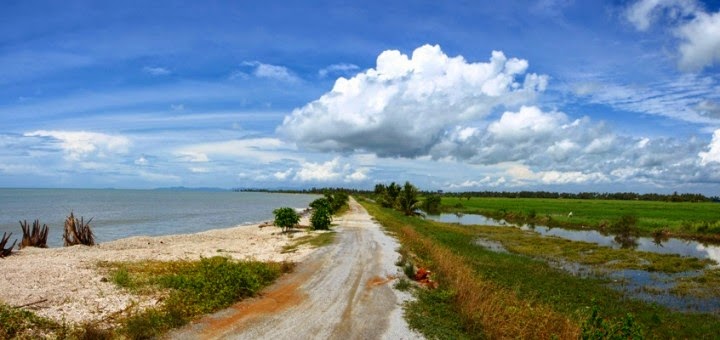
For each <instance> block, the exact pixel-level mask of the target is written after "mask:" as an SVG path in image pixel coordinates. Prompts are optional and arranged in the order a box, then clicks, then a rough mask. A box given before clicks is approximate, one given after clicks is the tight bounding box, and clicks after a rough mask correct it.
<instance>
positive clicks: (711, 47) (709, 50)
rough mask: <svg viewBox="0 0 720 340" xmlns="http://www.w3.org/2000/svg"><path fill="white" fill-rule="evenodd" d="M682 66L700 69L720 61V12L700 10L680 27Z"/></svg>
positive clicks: (689, 68) (678, 31)
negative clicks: (693, 17)
mask: <svg viewBox="0 0 720 340" xmlns="http://www.w3.org/2000/svg"><path fill="white" fill-rule="evenodd" d="M677 34H678V36H680V37H681V38H682V39H683V42H682V43H681V44H680V63H679V65H680V67H681V68H682V69H685V70H699V69H702V68H703V67H705V66H708V65H712V64H714V63H716V62H720V12H716V13H704V12H698V13H697V15H696V17H695V19H693V20H692V21H691V22H689V23H687V24H686V25H683V26H681V27H679V28H678V30H677Z"/></svg>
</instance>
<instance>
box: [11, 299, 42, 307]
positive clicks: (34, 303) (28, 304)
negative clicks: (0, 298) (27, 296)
mask: <svg viewBox="0 0 720 340" xmlns="http://www.w3.org/2000/svg"><path fill="white" fill-rule="evenodd" d="M46 301H47V299H42V300H38V301H35V302H30V303H26V304H24V305H20V306H13V307H15V308H23V307H29V306H32V305H37V304H38V303H43V302H46Z"/></svg>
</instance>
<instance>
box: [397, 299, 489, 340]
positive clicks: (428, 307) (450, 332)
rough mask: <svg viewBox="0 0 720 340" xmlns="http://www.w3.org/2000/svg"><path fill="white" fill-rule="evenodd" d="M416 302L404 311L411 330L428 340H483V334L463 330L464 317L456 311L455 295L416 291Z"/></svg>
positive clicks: (412, 302) (409, 303) (408, 304)
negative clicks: (416, 331) (418, 332)
mask: <svg viewBox="0 0 720 340" xmlns="http://www.w3.org/2000/svg"><path fill="white" fill-rule="evenodd" d="M414 296H415V300H414V301H410V302H408V303H407V304H406V305H405V306H403V309H404V311H405V319H406V320H407V322H408V326H410V328H412V329H415V330H418V331H420V332H421V333H422V334H423V335H424V336H425V337H426V338H428V339H483V338H484V337H483V335H482V333H474V334H473V333H471V332H467V331H466V330H465V329H463V327H462V324H463V321H462V317H461V316H460V315H459V313H458V312H457V311H456V310H455V308H454V305H453V302H454V299H455V296H454V293H453V292H452V291H450V290H445V289H433V290H428V289H420V288H418V289H416V290H415V292H414Z"/></svg>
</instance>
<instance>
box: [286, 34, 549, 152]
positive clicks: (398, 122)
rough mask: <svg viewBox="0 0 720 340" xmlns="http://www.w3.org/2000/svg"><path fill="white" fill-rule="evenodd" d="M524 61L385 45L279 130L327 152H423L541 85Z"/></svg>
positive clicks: (435, 48) (522, 99)
mask: <svg viewBox="0 0 720 340" xmlns="http://www.w3.org/2000/svg"><path fill="white" fill-rule="evenodd" d="M527 68H528V63H527V61H525V60H521V59H516V58H510V59H508V58H507V57H506V56H505V55H504V54H503V53H502V52H498V51H494V52H493V53H492V56H491V58H490V61H489V62H486V63H482V62H478V63H472V62H468V61H466V60H465V59H464V58H463V57H462V56H457V57H449V56H447V55H446V54H445V53H443V51H442V50H441V49H440V47H439V46H437V45H435V46H430V45H425V46H422V47H419V48H417V49H416V50H415V51H414V52H413V53H412V56H410V57H408V56H407V55H404V54H401V53H400V52H398V51H395V50H389V51H384V52H382V53H381V54H380V55H379V56H378V58H377V65H376V67H375V68H374V69H369V70H367V71H365V72H363V73H360V74H357V75H356V76H354V77H352V78H350V79H345V78H339V79H338V80H337V81H336V82H335V86H334V87H333V89H332V90H331V91H330V92H328V93H326V94H325V95H323V96H321V97H320V98H319V99H318V100H315V101H313V102H311V103H309V104H307V105H305V106H304V107H302V108H299V109H295V110H294V111H293V112H292V114H291V115H290V116H287V117H285V120H284V121H283V124H282V125H281V126H280V127H279V128H278V132H279V133H281V134H282V135H284V136H286V137H289V138H290V139H292V140H294V141H296V142H297V143H298V144H300V145H302V146H306V147H309V148H312V149H315V150H321V151H343V152H345V151H353V150H365V151H369V152H374V153H376V154H378V155H380V156H405V157H414V156H420V155H424V154H426V153H427V152H428V150H430V149H431V148H432V147H433V146H434V145H435V144H437V143H438V142H439V141H440V139H441V138H442V136H443V135H444V134H445V133H446V131H448V129H452V127H453V126H455V125H456V124H458V123H460V122H465V121H468V120H474V119H480V118H483V117H485V116H487V115H488V114H490V113H491V112H492V111H493V110H494V109H496V108H499V107H515V106H518V105H519V104H522V103H526V102H529V101H531V99H532V98H533V97H534V95H535V94H536V93H537V92H538V91H543V90H544V89H545V86H546V84H547V77H546V76H544V75H537V74H534V73H531V74H525V73H526V70H527Z"/></svg>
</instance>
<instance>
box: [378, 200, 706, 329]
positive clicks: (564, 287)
mask: <svg viewBox="0 0 720 340" xmlns="http://www.w3.org/2000/svg"><path fill="white" fill-rule="evenodd" d="M364 206H365V207H366V208H367V209H368V211H369V212H370V213H371V214H372V215H373V216H374V217H375V218H376V219H377V220H379V221H380V222H381V223H382V224H383V225H384V226H385V227H386V228H387V229H389V230H390V231H393V232H395V233H396V234H397V235H398V237H399V238H400V241H401V243H402V244H403V247H407V248H410V249H412V251H413V252H415V253H416V254H417V255H418V257H419V258H421V259H423V260H424V261H426V262H425V263H423V265H427V266H428V267H430V269H431V270H433V271H434V272H435V273H437V274H439V277H438V279H439V282H440V287H441V289H450V290H452V291H455V292H456V294H457V295H456V298H454V299H453V302H452V306H453V310H454V311H455V312H456V313H458V314H459V315H462V320H463V330H464V331H465V333H466V334H467V335H468V336H471V335H473V334H477V332H482V333H483V334H485V335H486V336H487V337H489V338H495V337H497V336H496V335H495V334H497V333H495V332H503V331H513V332H514V333H503V334H514V335H510V336H512V337H530V338H550V337H551V336H552V334H553V333H554V334H556V335H558V336H559V337H561V338H576V337H577V336H579V335H580V333H579V331H580V329H581V325H582V324H583V323H584V322H585V320H587V319H588V318H589V317H590V316H591V308H592V307H593V306H595V305H596V306H597V308H599V310H600V311H602V315H603V316H604V320H607V322H609V323H610V324H617V323H618V322H622V321H623V320H625V319H626V317H627V314H628V313H632V314H633V315H634V319H633V320H634V323H635V324H637V327H638V328H639V329H641V330H642V332H643V333H644V334H645V335H646V336H647V337H649V338H703V337H708V336H711V335H714V334H715V333H716V332H717V329H720V319H719V318H718V317H717V316H714V315H710V314H699V313H698V314H685V313H679V312H673V311H670V310H668V309H666V308H663V307H660V306H656V305H650V304H647V303H644V302H642V301H638V300H632V299H626V298H624V297H623V296H622V294H621V293H619V292H616V291H614V290H612V289H611V288H608V287H606V286H604V285H603V284H602V282H600V281H599V280H594V279H583V278H578V277H574V276H572V275H570V274H567V273H565V272H563V271H561V270H557V269H554V268H552V267H550V266H549V265H548V264H546V263H545V262H543V261H538V260H533V259H531V258H528V257H527V256H521V255H516V254H502V253H495V252H492V251H488V250H486V249H483V248H482V247H478V246H476V245H474V241H475V240H476V239H477V237H478V235H477V232H475V231H474V230H473V228H468V227H457V226H451V225H441V224H436V223H431V222H429V221H426V220H422V219H418V218H407V217H405V216H402V215H400V214H398V213H396V212H393V211H391V210H388V209H381V208H380V207H378V206H377V205H373V204H368V203H364ZM498 229H502V228H498ZM413 232H414V233H415V234H416V235H417V236H412V233H413ZM433 248H435V250H433ZM448 272H456V273H457V272H464V273H465V274H463V275H461V276H457V277H456V276H454V275H453V274H450V275H448ZM476 283H478V284H481V285H487V286H488V287H489V288H487V289H482V287H479V288H472V287H473V285H474V284H476ZM471 299H472V300H471ZM593 299H594V300H595V302H593ZM468 301H473V303H468ZM493 301H495V302H493ZM497 301H500V302H497ZM484 304H490V305H491V306H492V305H498V304H500V305H504V308H503V309H504V310H503V309H499V310H497V311H495V310H492V309H490V311H484V310H482V309H481V308H479V307H474V305H484ZM424 308H427V309H432V308H434V307H433V306H431V305H428V306H425V307H424ZM533 309H534V310H535V312H533V311H532V310H533ZM528 310H530V311H528ZM540 311H542V312H540ZM437 317H443V316H437ZM483 317H486V318H488V319H490V321H485V320H483V319H482V318H483ZM552 318H555V319H557V320H563V318H565V319H567V320H569V321H570V323H571V325H568V327H569V328H572V327H571V326H572V325H574V329H575V332H577V333H575V334H568V333H561V332H560V331H558V330H557V328H554V329H549V328H546V327H545V322H547V320H546V319H552ZM538 319H540V320H538ZM493 320H494V321H493ZM555 327H557V326H555ZM423 329H424V328H421V331H422V332H432V330H429V329H424V330H423ZM521 332H525V333H521ZM540 332H545V333H542V334H540ZM570 333H572V332H570ZM426 334H427V333H426Z"/></svg>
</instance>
